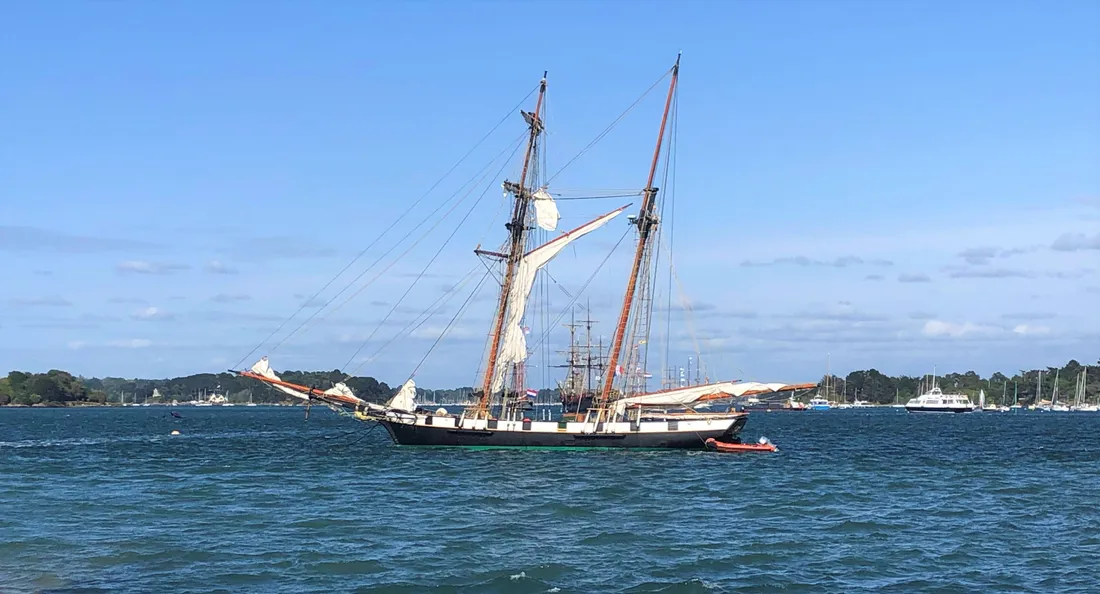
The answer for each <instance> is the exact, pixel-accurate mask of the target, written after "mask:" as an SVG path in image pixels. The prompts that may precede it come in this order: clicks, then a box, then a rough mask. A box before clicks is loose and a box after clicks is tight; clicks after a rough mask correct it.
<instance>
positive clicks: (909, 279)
mask: <svg viewBox="0 0 1100 594" xmlns="http://www.w3.org/2000/svg"><path fill="white" fill-rule="evenodd" d="M898 282H899V283H930V282H932V279H931V278H930V277H929V276H928V275H927V274H899V275H898Z"/></svg>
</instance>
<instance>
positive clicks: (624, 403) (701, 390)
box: [615, 382, 789, 415]
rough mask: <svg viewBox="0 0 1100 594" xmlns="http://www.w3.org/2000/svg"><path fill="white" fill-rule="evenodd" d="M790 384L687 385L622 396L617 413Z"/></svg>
mask: <svg viewBox="0 0 1100 594" xmlns="http://www.w3.org/2000/svg"><path fill="white" fill-rule="evenodd" d="M788 386H789V384H779V383H770V384H764V383H760V382H717V383H713V384H705V385H702V386H687V387H684V388H673V389H671V390H664V391H661V392H653V393H652V394H642V395H641V396H631V397H629V398H620V399H618V400H616V401H615V413H616V414H620V415H621V414H623V412H625V411H626V409H627V408H628V407H631V406H685V405H688V404H691V403H692V402H695V401H696V400H699V399H700V398H702V397H704V396H709V395H711V394H719V393H721V394H728V395H730V396H742V395H744V394H747V393H749V392H753V393H761V392H779V391H781V390H783V389H784V388H787V387H788Z"/></svg>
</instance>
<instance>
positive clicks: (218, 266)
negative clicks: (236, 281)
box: [204, 260, 239, 274]
mask: <svg viewBox="0 0 1100 594" xmlns="http://www.w3.org/2000/svg"><path fill="white" fill-rule="evenodd" d="M204 270H206V272H209V273H210V274H237V273H238V272H239V271H238V270H237V269H236V268H234V267H232V266H230V265H228V264H226V263H224V262H222V261H221V260H211V261H209V262H207V263H206V267H205V268H204Z"/></svg>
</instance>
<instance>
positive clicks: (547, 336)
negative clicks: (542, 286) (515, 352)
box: [531, 226, 630, 350]
mask: <svg viewBox="0 0 1100 594" xmlns="http://www.w3.org/2000/svg"><path fill="white" fill-rule="evenodd" d="M629 234H630V227H629V226H628V227H627V228H626V230H625V231H623V234H622V236H621V237H619V241H616V242H615V246H614V247H612V248H611V251H610V252H608V253H607V255H606V256H604V259H603V261H602V262H600V265H599V266H597V267H596V270H595V271H593V272H592V274H591V276H589V277H588V280H586V281H584V284H583V285H582V286H581V288H580V290H579V291H577V296H576V297H573V298H572V299H571V300H570V302H569V305H567V306H566V307H565V309H563V310H562V312H561V313H560V314H558V317H557V319H555V320H554V323H553V324H551V325H550V326H549V327H548V328H547V329H546V332H545V333H543V335H542V336H541V337H540V338H539V341H538V342H536V343H535V346H534V347H533V348H532V349H531V350H535V349H537V348H539V347H540V346H542V343H544V342H546V341H547V340H549V339H550V330H551V329H552V328H553V327H555V326H557V325H558V322H560V321H561V319H562V318H564V317H565V314H566V313H567V312H568V311H569V310H570V309H571V308H572V307H573V305H574V304H576V302H577V299H579V298H580V296H581V295H582V294H583V293H584V291H585V290H586V289H587V288H588V285H590V284H592V281H593V280H594V279H595V278H596V275H597V274H599V273H600V270H602V269H603V267H604V264H607V261H608V260H610V259H611V256H612V255H613V254H614V253H615V251H616V250H618V249H619V246H620V245H622V243H623V240H624V239H626V236H627V235H629ZM562 290H563V291H564V290H565V289H564V288H563V289H562ZM566 294H567V295H568V293H566Z"/></svg>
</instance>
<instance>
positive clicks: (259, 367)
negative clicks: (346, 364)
mask: <svg viewBox="0 0 1100 594" xmlns="http://www.w3.org/2000/svg"><path fill="white" fill-rule="evenodd" d="M252 372H253V373H255V374H257V375H262V376H264V377H266V378H267V379H270V380H275V381H277V382H281V381H282V380H281V379H279V376H278V375H276V374H275V371H274V370H273V369H271V364H270V363H268V361H267V357H263V358H261V359H260V360H259V361H257V362H256V364H255V365H253V366H252ZM271 386H272V387H274V388H275V389H276V390H278V391H280V392H282V393H284V394H287V395H289V396H293V397H295V398H298V399H300V400H306V401H308V400H310V396H309V393H308V392H303V391H301V390H295V389H294V388H291V387H290V386H284V385H281V384H271ZM324 393H325V394H328V395H330V396H342V397H344V398H351V399H354V400H357V401H359V402H362V403H363V404H366V403H365V402H363V401H362V400H360V398H359V397H358V396H356V395H355V392H353V391H352V390H351V388H349V387H348V386H347V384H345V383H343V382H340V383H338V384H336V385H334V386H332V387H331V388H329V389H327V390H325V392H324Z"/></svg>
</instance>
